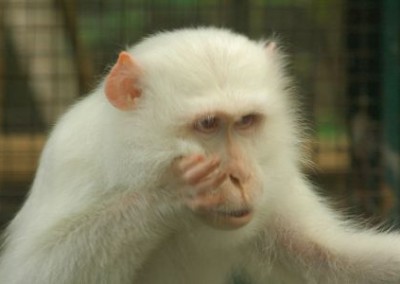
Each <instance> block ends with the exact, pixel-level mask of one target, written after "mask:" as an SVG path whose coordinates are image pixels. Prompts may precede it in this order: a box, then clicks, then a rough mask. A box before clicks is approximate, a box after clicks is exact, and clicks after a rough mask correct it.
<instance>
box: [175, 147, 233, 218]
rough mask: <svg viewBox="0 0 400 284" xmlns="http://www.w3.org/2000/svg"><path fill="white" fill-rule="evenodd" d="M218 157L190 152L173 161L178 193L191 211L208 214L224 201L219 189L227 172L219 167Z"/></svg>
mask: <svg viewBox="0 0 400 284" xmlns="http://www.w3.org/2000/svg"><path fill="white" fill-rule="evenodd" d="M220 164H221V161H220V159H219V158H218V157H216V156H213V157H208V158H206V157H205V156H203V155H199V154H192V155H188V156H185V157H182V158H179V159H178V160H176V161H175V165H174V168H175V171H176V173H177V176H178V179H179V182H180V184H181V186H179V194H180V196H181V197H182V198H183V200H184V203H185V205H186V206H187V207H189V208H190V209H191V210H192V211H193V212H195V213H198V214H200V215H204V214H209V213H211V212H213V211H214V209H217V208H218V206H220V205H221V204H222V203H224V196H223V194H222V192H221V191H220V190H219V187H220V185H221V184H222V183H223V182H224V181H225V179H226V177H227V174H226V173H224V172H223V171H221V169H220Z"/></svg>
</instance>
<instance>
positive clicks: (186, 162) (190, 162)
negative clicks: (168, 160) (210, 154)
mask: <svg viewBox="0 0 400 284" xmlns="http://www.w3.org/2000/svg"><path fill="white" fill-rule="evenodd" d="M178 159H179V160H178V162H177V163H178V164H177V166H178V169H179V170H180V171H182V172H185V171H187V170H188V169H189V168H191V167H192V166H194V165H195V164H197V163H199V162H201V161H204V159H205V157H204V156H203V155H200V154H193V155H190V156H185V157H181V158H178Z"/></svg>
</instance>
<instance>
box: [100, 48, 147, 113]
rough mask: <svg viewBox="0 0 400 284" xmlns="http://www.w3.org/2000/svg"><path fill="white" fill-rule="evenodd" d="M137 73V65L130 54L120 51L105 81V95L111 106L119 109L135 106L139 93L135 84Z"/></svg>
mask: <svg viewBox="0 0 400 284" xmlns="http://www.w3.org/2000/svg"><path fill="white" fill-rule="evenodd" d="M139 74H140V70H139V67H138V66H137V65H136V63H135V62H134V60H133V58H132V56H131V55H130V54H129V53H128V52H126V51H122V52H121V53H120V54H119V57H118V60H117V63H115V65H114V66H113V68H112V69H111V71H110V73H109V74H108V75H107V78H106V82H105V93H106V97H107V99H108V101H109V102H110V103H111V104H112V105H113V106H115V107H116V108H118V109H120V110H131V109H133V108H134V107H135V104H136V99H137V98H139V97H140V95H141V91H140V89H139V87H138V86H137V84H138V77H139Z"/></svg>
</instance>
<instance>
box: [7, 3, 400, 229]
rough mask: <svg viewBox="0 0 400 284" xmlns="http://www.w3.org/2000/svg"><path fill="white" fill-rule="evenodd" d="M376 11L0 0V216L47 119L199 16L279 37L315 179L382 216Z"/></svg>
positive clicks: (29, 174)
mask: <svg viewBox="0 0 400 284" xmlns="http://www.w3.org/2000/svg"><path fill="white" fill-rule="evenodd" d="M382 11H383V7H382V3H381V2H379V1H369V0H363V1H361V0H358V1H343V0H330V1H305V0H269V1H267V0H249V1H239V0H219V1H211V0H206V1H200V0H185V1H184V0H167V1H165V0H164V1H162V0H151V1H144V0H130V1H129V0H117V1H106V0H86V1H68V0H37V1H29V0H3V1H0V224H5V223H6V222H7V221H9V220H10V219H11V218H12V216H13V215H14V214H15V212H16V210H17V209H18V208H19V206H20V205H21V203H22V202H23V200H24V197H25V195H26V193H27V192H28V190H29V186H30V184H31V183H32V179H33V175H34V171H35V168H36V165H37V163H38V158H39V155H40V151H41V149H42V147H43V145H44V143H45V139H46V136H47V134H48V133H49V131H50V130H51V127H52V125H54V123H55V122H56V120H57V118H58V117H59V116H60V114H61V113H63V111H65V110H66V109H67V108H68V106H69V105H70V104H72V103H73V101H75V100H76V99H78V98H79V97H80V96H83V95H85V93H87V92H89V91H90V90H91V89H92V88H94V86H95V85H96V82H98V81H99V79H100V78H101V77H102V76H103V74H105V72H106V70H107V68H108V67H109V66H110V64H111V63H112V62H113V60H115V57H116V54H117V53H118V52H119V51H120V50H122V49H124V48H126V46H127V45H130V44H133V43H135V42H136V41H138V40H139V39H140V38H142V37H143V36H145V35H147V34H149V33H154V32H157V31H159V30H167V29H174V28H179V27H185V26H202V25H203V26H204V25H205V26H209V25H215V26H223V27H228V28H230V29H233V30H235V31H238V32H241V33H245V34H247V35H249V36H250V37H252V38H259V37H268V36H271V35H277V36H278V37H279V38H280V40H281V42H282V44H283V45H284V46H285V49H286V50H287V52H288V53H289V54H290V55H291V56H290V60H291V62H292V64H291V66H290V69H291V72H292V73H293V75H294V76H295V77H296V80H297V84H298V90H299V95H301V96H302V97H303V99H302V100H303V101H304V112H305V115H306V117H307V119H308V120H309V121H310V124H311V125H312V128H313V129H315V130H314V131H313V133H312V135H311V137H310V140H309V141H308V143H307V145H305V146H306V147H305V148H307V149H310V151H311V157H312V159H313V161H314V162H315V164H316V167H315V168H317V169H318V170H317V171H315V170H310V176H311V178H313V179H314V180H316V182H317V183H318V184H321V185H322V187H323V188H324V189H323V190H324V191H325V192H327V193H328V194H330V195H332V196H336V197H337V196H339V197H340V199H341V200H343V202H344V203H345V204H346V205H351V206H352V207H353V208H355V211H356V212H358V213H365V214H366V215H367V216H383V217H387V216H388V215H389V214H391V213H392V212H393V210H394V208H395V200H396V198H395V191H394V190H393V189H394V187H393V186H392V187H391V186H389V184H388V183H387V182H386V181H385V175H384V167H383V163H384V160H383V158H382V152H381V149H382V147H381V146H382V143H383V141H382V139H383V138H382V137H383V133H382V129H383V127H382V123H383V120H382V113H383V110H382V65H381V61H380V60H381V59H380V58H381V50H382V45H381V38H380V34H381V32H382V29H383V26H382V14H383V13H382ZM397 151H398V148H397Z"/></svg>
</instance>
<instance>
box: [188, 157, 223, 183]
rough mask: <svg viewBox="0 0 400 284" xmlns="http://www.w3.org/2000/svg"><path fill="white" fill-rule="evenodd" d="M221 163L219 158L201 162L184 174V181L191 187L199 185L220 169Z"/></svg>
mask: <svg viewBox="0 0 400 284" xmlns="http://www.w3.org/2000/svg"><path fill="white" fill-rule="evenodd" d="M220 163H221V162H220V160H219V158H217V157H214V158H211V159H207V160H206V161H204V162H200V163H198V164H196V165H194V166H193V167H191V168H189V169H188V170H187V171H186V172H185V173H184V174H183V180H184V181H185V182H187V183H188V184H190V185H197V184H198V183H199V182H200V181H201V180H203V179H205V178H206V177H208V176H209V175H210V174H212V173H213V172H214V171H215V170H216V169H217V168H218V167H219V165H220Z"/></svg>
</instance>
